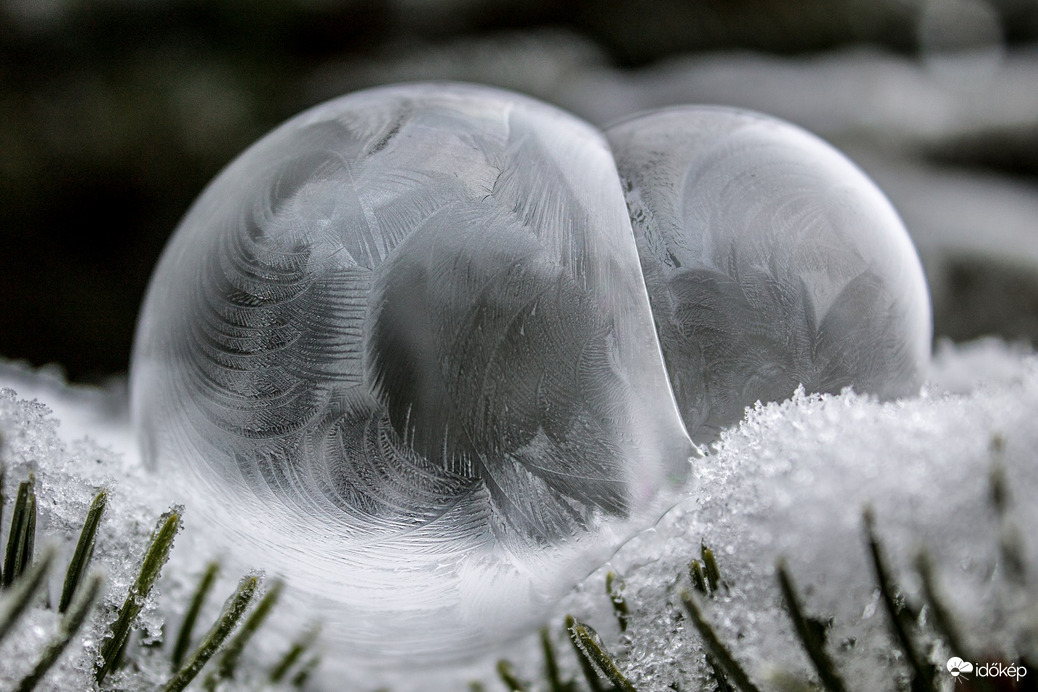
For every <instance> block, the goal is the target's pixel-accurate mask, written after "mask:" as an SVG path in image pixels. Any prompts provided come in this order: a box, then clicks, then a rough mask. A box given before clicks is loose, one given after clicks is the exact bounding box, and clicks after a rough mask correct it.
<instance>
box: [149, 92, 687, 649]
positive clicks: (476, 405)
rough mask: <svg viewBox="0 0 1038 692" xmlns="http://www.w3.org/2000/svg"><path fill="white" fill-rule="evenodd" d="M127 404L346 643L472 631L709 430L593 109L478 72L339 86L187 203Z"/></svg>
mask: <svg viewBox="0 0 1038 692" xmlns="http://www.w3.org/2000/svg"><path fill="white" fill-rule="evenodd" d="M132 398H133V412H134V417H135V421H136V425H137V428H138V431H139V435H140V437H141V440H142V446H143V449H144V452H145V456H146V457H147V459H148V460H149V461H150V463H152V464H153V465H155V466H156V467H158V468H160V469H164V470H167V471H170V472H172V473H173V474H175V475H182V476H184V477H185V481H186V482H187V483H188V484H189V485H190V487H191V488H193V491H192V501H191V504H190V506H189V509H190V510H191V511H192V512H194V513H195V516H202V517H204V518H205V519H206V520H207V523H209V524H211V525H212V526H213V527H227V528H226V530H228V531H231V532H232V533H233V538H234V540H235V542H236V543H237V544H239V545H240V546H242V549H244V550H247V551H248V552H249V553H250V559H252V560H253V561H254V562H255V563H256V564H258V565H260V566H263V567H265V568H267V569H268V570H270V571H271V572H274V573H281V574H283V575H285V576H286V577H287V579H288V582H289V585H290V587H292V591H293V592H294V593H295V594H296V597H297V598H298V599H299V600H298V603H299V604H304V603H306V604H311V605H313V606H315V607H317V608H319V609H320V614H321V617H322V619H323V620H324V623H325V632H326V634H327V636H328V637H329V638H332V639H338V640H339V642H340V643H341V644H342V646H341V647H340V649H341V651H339V652H337V655H339V654H346V655H351V656H353V657H356V658H362V659H363V660H364V661H367V662H371V663H378V662H379V661H384V660H386V659H388V658H392V657H396V656H400V655H404V654H406V655H407V657H408V660H409V661H412V662H414V661H433V660H437V661H438V660H444V659H445V658H451V657H458V656H462V655H468V654H471V653H473V652H478V651H480V650H483V649H485V648H486V647H488V646H490V645H492V644H494V643H495V642H499V641H501V640H502V639H504V638H508V637H511V636H515V635H516V634H517V633H520V632H522V631H524V630H526V629H527V628H529V627H530V626H531V624H533V623H538V622H539V621H540V619H541V618H542V617H543V614H544V611H545V608H546V607H547V606H548V605H549V604H550V603H551V602H552V601H553V600H554V599H555V598H556V597H557V596H558V595H559V594H560V593H561V592H562V591H563V590H564V589H566V588H568V587H569V586H571V585H572V584H573V583H574V582H576V581H577V580H579V579H580V578H582V577H583V576H584V575H585V574H587V573H588V572H589V571H590V570H592V569H593V568H594V567H596V566H598V565H599V564H601V562H602V561H604V560H605V559H606V558H607V557H608V556H609V555H610V554H611V553H612V551H613V550H615V548H616V547H617V546H618V545H619V544H620V543H622V541H623V540H624V539H625V538H627V537H629V536H630V535H632V534H633V533H634V532H635V531H636V530H638V529H641V528H644V527H645V526H646V525H648V524H649V523H651V522H652V521H655V520H656V519H657V518H658V517H659V515H660V513H661V512H662V510H663V509H665V505H666V502H667V500H666V497H667V495H668V492H669V491H670V490H672V489H674V488H677V487H679V486H680V484H681V483H682V481H683V479H684V477H685V475H686V473H687V471H688V468H689V457H690V455H691V454H692V452H693V451H694V448H693V447H692V445H691V442H690V441H689V440H688V437H687V435H686V433H685V431H684V428H683V426H682V423H681V420H680V414H679V413H678V411H677V407H676V405H675V402H674V397H673V394H672V392H671V390H670V387H669V385H668V381H667V377H666V372H665V369H664V365H663V360H662V356H661V354H660V350H659V345H658V342H657V338H656V334H655V330H654V329H653V323H652V316H651V313H650V309H649V301H648V296H647V294H646V291H645V286H644V283H643V280H642V275H641V269H640V266H639V259H638V253H637V248H636V245H635V241H634V237H633V234H632V232H631V226H630V220H629V218H628V216H627V211H626V208H625V204H624V198H623V192H622V189H621V186H620V181H619V178H618V176H617V173H616V169H615V166H614V164H613V160H612V158H611V156H610V152H609V149H608V147H607V145H606V143H605V140H604V139H603V138H602V136H601V135H600V134H599V133H597V132H596V131H594V130H593V129H592V128H590V127H589V126H587V125H585V124H583V123H582V122H581V121H579V120H577V119H575V118H574V117H572V116H569V115H567V114H565V113H563V112H561V111H559V110H556V109H554V108H552V107H549V106H547V105H545V104H541V103H539V102H536V101H533V100H531V99H528V98H524V97H520V96H517V95H513V94H507V93H505V92H501V91H496V90H491V89H485V88H479V87H466V86H460V85H424V86H423V85H413V86H400V87H390V88H382V89H376V90H371V91H366V92H361V93H357V94H354V95H350V96H347V97H344V98H340V99H338V100H334V101H331V102H329V103H326V104H324V105H321V106H318V107H316V108H314V109H312V110H310V111H308V112H306V113H303V114H302V115H300V116H298V117H296V118H294V119H292V120H290V121H288V122H287V123H285V124H284V125H282V126H281V127H279V128H278V129H276V130H275V131H273V132H272V133H270V134H269V135H267V136H266V137H264V138H263V139H262V140H260V141H259V142H258V143H257V144H255V145H254V146H252V147H251V148H250V149H248V150H247V151H246V152H245V153H244V154H242V155H241V156H240V157H239V158H238V159H237V160H236V161H234V162H233V163H232V164H231V165H230V166H228V168H227V169H226V170H224V171H223V172H222V173H221V174H220V175H219V177H217V178H216V179H215V180H214V181H213V182H212V183H211V184H210V185H209V187H208V188H207V189H206V191H205V192H204V193H203V194H202V196H201V197H200V198H199V200H198V201H197V202H196V203H195V205H194V206H193V207H192V209H191V210H190V211H189V213H188V214H187V216H186V217H185V219H184V220H183V222H182V223H181V225H180V227H179V229H178V230H177V232H176V235H175V236H174V238H173V239H172V241H171V242H170V244H169V246H168V247H167V248H166V250H165V253H164V255H163V257H162V259H161V262H160V264H159V266H158V269H157V270H156V272H155V275H154V277H153V279H152V283H151V285H150V287H149V291H148V295H147V298H146V302H145V305H144V309H143V312H142V315H141V320H140V323H139V325H138V331H137V339H136V344H135V348H134V356H133V368H132Z"/></svg>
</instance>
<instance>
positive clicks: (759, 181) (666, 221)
mask: <svg viewBox="0 0 1038 692" xmlns="http://www.w3.org/2000/svg"><path fill="white" fill-rule="evenodd" d="M606 136H607V138H608V139H609V142H610V144H611V146H612V148H613V152H614V156H615V158H616V163H617V168H618V170H619V172H620V176H621V179H622V180H623V182H624V184H625V193H626V195H627V204H628V207H629V209H630V212H631V219H632V222H633V226H634V232H635V236H636V239H637V243H638V251H639V254H640V258H641V264H642V271H643V272H644V274H645V282H646V286H647V287H648V291H649V298H650V302H651V304H652V309H653V317H654V319H655V321H656V328H657V331H658V332H659V336H660V342H661V345H662V348H663V356H664V360H665V361H666V365H667V371H668V373H669V375H670V378H671V384H672V386H673V388H674V394H675V397H676V399H677V401H678V406H679V408H680V409H681V413H682V417H683V419H684V422H685V426H686V427H687V429H688V431H689V433H690V434H691V435H692V436H693V438H694V439H697V440H699V441H707V440H711V439H713V438H715V437H716V435H717V434H718V432H719V430H720V429H721V428H723V427H726V426H728V425H731V424H733V423H735V422H737V421H738V420H740V419H741V418H742V416H743V411H744V409H745V407H746V406H748V405H752V404H753V403H754V402H756V401H757V400H761V401H779V400H783V399H786V398H787V397H789V396H790V395H791V394H792V393H793V391H794V390H795V389H796V387H797V386H798V385H799V384H803V385H804V387H805V388H806V389H807V390H808V391H812V392H839V391H840V390H841V389H843V388H844V387H848V386H851V387H853V388H854V389H855V390H856V391H858V392H866V393H870V394H875V395H877V396H879V397H880V398H883V399H889V398H897V397H900V396H904V395H908V394H911V393H914V392H916V391H918V388H919V386H920V384H921V381H922V374H923V372H924V371H925V368H926V364H927V362H928V359H929V354H930V342H931V332H932V328H931V313H930V301H929V295H928V292H927V288H926V282H925V279H924V277H923V271H922V267H921V265H920V263H919V258H918V256H917V255H916V252H915V249H914V247H913V246H912V243H911V241H910V240H909V237H908V234H907V233H906V232H905V229H904V226H903V225H902V224H901V221H900V219H899V218H898V216H897V213H896V212H895V211H894V209H893V207H891V205H890V203H889V202H888V201H887V199H886V198H885V197H884V196H883V194H882V193H881V192H880V191H879V190H878V189H877V188H876V186H875V185H874V184H873V183H872V181H871V180H869V178H868V177H867V176H865V174H864V173H862V172H861V171H860V170H859V169H858V168H857V167H856V166H855V165H854V164H852V163H851V162H850V161H848V160H847V159H846V158H845V157H844V156H843V155H841V154H840V153H839V152H837V151H836V150H835V149H833V148H832V147H831V146H829V145H828V144H826V143H825V142H822V141H821V140H819V139H818V138H816V137H814V136H813V135H810V134H808V133H807V132H805V131H803V130H801V129H799V128H797V127H794V126H792V125H790V124H788V123H785V122H782V121H778V120H775V119H773V118H770V117H766V116H763V115H759V114H756V113H751V112H747V111H740V110H732V109H726V108H716V107H702V106H700V107H682V108H675V109H668V110H663V111H658V112H652V113H648V114H645V115H641V116H637V117H634V118H632V119H630V120H627V121H624V122H622V123H619V124H617V125H615V126H614V127H612V128H610V129H609V130H608V131H607V133H606Z"/></svg>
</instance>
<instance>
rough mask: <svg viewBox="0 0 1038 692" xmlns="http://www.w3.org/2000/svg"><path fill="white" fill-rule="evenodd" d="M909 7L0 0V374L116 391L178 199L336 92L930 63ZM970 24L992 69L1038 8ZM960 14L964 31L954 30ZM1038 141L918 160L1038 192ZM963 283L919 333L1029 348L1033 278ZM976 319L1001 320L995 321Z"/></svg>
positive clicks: (1035, 316) (823, 1) (805, 1)
mask: <svg viewBox="0 0 1038 692" xmlns="http://www.w3.org/2000/svg"><path fill="white" fill-rule="evenodd" d="M953 1H954V2H964V0H948V2H953ZM929 4H932V3H929ZM927 6H928V3H926V2H923V1H922V0H919V1H911V0H878V1H875V2H867V1H865V0H862V1H861V2H857V1H851V0H798V1H797V0H700V1H695V0H570V1H557V0H552V1H548V0H352V1H351V0H341V1H333V0H295V1H289V2H280V3H275V2H261V1H251V2H242V1H241V0H215V1H212V2H203V1H202V0H140V1H137V2H134V1H132V0H0V356H2V357H4V358H8V359H18V360H25V361H28V362H29V363H31V364H33V365H42V364H45V363H50V362H56V363H59V364H61V365H62V366H63V367H64V368H65V369H66V371H67V373H68V375H69V376H70V378H72V379H74V380H79V381H99V380H102V379H104V378H106V377H108V376H110V375H113V374H117V373H121V372H124V371H125V370H126V368H127V365H128V359H129V352H130V345H131V340H132V335H133V327H134V322H135V319H136V313H137V309H138V306H139V304H140V301H141V298H142V296H143V292H144V289H145V287H146V282H147V279H148V276H149V274H150V272H151V269H152V267H153V266H154V264H155V261H156V259H157V257H158V254H159V252H160V251H161V249H162V246H163V244H164V243H165V240H166V238H167V237H168V236H169V234H170V233H171V232H172V231H173V229H174V228H175V226H176V223H177V221H178V219H179V218H180V217H181V216H182V215H183V213H184V212H185V211H186V209H187V207H188V205H189V204H190V203H191V201H192V199H193V198H194V197H195V196H196V195H197V194H198V193H199V192H200V190H201V188H202V187H203V186H204V185H205V183H206V182H207V181H208V180H209V179H210V178H211V177H212V176H213V175H214V174H215V173H216V172H217V171H218V170H219V169H220V168H221V167H222V166H223V165H225V164H226V163H227V162H228V161H229V160H230V159H232V158H233V157H234V156H235V155H236V154H237V153H238V152H240V151H241V150H242V149H243V148H245V147H246V146H247V145H248V144H250V143H251V142H252V141H254V140H255V139H256V138H258V137H259V136H260V135H262V134H263V133H264V132H266V131H267V130H269V129H270V128H271V127H273V126H274V125H276V124H277V123H278V122H280V121H282V120H284V119H285V118H287V117H289V116H291V115H293V114H295V113H297V112H298V111H300V110H302V109H304V108H306V107H308V106H310V105H313V104H315V103H318V102H320V101H323V100H325V99H327V98H330V97H332V96H335V95H338V94H339V93H345V92H348V91H351V90H353V89H357V88H362V87H366V86H371V85H374V84H377V83H382V82H393V81H401V80H404V79H414V78H435V77H450V78H476V79H478V80H480V81H487V82H492V83H498V84H501V85H503V86H516V84H515V82H516V81H518V82H519V83H518V86H520V87H525V88H526V89H527V90H528V91H533V92H536V91H537V88H536V87H537V84H538V82H537V79H538V77H537V75H538V74H539V75H540V79H542V80H545V81H546V82H550V81H551V80H553V79H555V78H556V77H558V75H559V74H561V71H564V70H566V69H571V68H572V67H573V66H574V65H577V66H581V65H582V66H585V67H587V66H588V65H593V66H594V67H595V69H599V70H613V71H619V72H620V73H625V72H629V71H635V70H638V69H643V68H646V67H651V66H653V65H656V64H661V63H662V62H664V61H666V60H668V59H670V58H673V57H674V56H678V55H691V54H697V53H705V52H711V51H732V50H739V51H753V52H754V53H755V54H761V53H763V54H773V55H782V56H791V55H793V56H804V55H808V56H809V55H814V54H819V55H821V54H825V53H827V52H830V51H833V50H837V49H841V48H843V47H846V46H854V45H869V46H873V47H875V48H877V49H879V50H880V51H885V52H890V53H892V54H894V55H896V56H900V57H902V58H904V57H907V58H909V59H915V58H916V57H917V56H919V55H920V54H921V52H922V51H923V50H924V48H926V46H925V44H926V41H927V37H926V34H925V32H920V29H919V26H920V23H919V19H920V16H921V15H922V13H924V12H925V11H926V9H927ZM964 6H965V7H966V9H967V10H970V8H971V7H973V5H969V4H968V3H967V5H964ZM983 7H984V8H986V11H987V12H988V15H990V17H994V18H995V22H996V25H997V29H998V34H999V35H998V36H997V37H996V38H997V40H998V41H999V43H1000V45H1001V46H1002V47H1003V49H1004V50H1005V51H1008V52H1010V53H1012V52H1014V51H1027V50H1033V46H1034V45H1035V42H1036V40H1038V1H1035V0H997V1H996V0H992V1H991V2H988V3H984V5H983ZM931 9H932V8H931ZM960 15H961V17H963V19H962V21H963V22H966V23H967V24H968V22H969V16H970V13H969V11H964V12H963V13H960ZM953 29H954V27H953ZM949 35H950V36H951V38H946V40H947V41H951V42H952V43H954V42H955V41H956V40H958V39H956V38H955V37H956V36H958V35H959V34H957V33H956V31H955V30H952V31H951V32H950V34H949ZM962 36H963V37H964V38H963V39H962V41H963V42H964V43H967V44H968V43H969V42H970V41H973V40H976V38H975V33H971V32H969V31H964V32H962ZM498 46H500V47H501V49H500V51H498V48H497V47H498ZM516 46H525V48H522V49H521V50H519V49H517V48H516ZM952 48H956V46H952ZM509 51H511V52H509ZM539 52H541V53H544V54H545V55H547V57H546V58H543V59H544V60H545V62H544V63H543V65H540V64H530V65H526V66H525V67H524V66H523V65H510V64H509V63H508V60H507V59H504V60H502V61H501V62H502V64H500V65H497V66H496V67H495V66H494V64H493V60H494V55H495V54H500V55H505V56H506V58H507V56H508V55H513V54H515V55H520V56H529V55H531V54H536V53H539ZM488 65H489V66H488ZM522 69H525V70H526V73H525V74H526V77H524V78H523V79H519V78H517V77H516V75H515V73H514V70H522ZM495 70H496V71H495ZM552 70H555V71H554V72H553V71H552ZM531 75H533V76H531ZM531 85H532V86H531ZM1034 88H1035V89H1038V80H1036V81H1035V84H1034ZM544 89H545V90H546V91H550V85H547V86H545V87H544ZM535 95H538V94H536V93H535ZM541 95H542V96H543V94H541ZM1036 142H1038V113H1035V119H1034V123H1033V124H1031V125H1027V124H1026V123H1025V124H1024V126H1023V127H1018V128H1016V129H1015V130H1013V131H1012V132H1009V133H1006V132H991V133H986V134H985V136H983V137H979V138H975V139H973V140H968V141H965V140H964V141H959V142H957V143H956V144H955V146H948V147H943V148H937V149H934V150H932V151H927V152H925V156H926V157H927V158H928V159H929V160H931V161H932V162H936V163H937V164H939V165H941V166H946V167H949V168H950V169H955V170H970V171H972V170H987V171H992V170H993V171H997V173H998V175H1002V176H1006V177H1011V178H1014V179H1015V180H1018V181H1021V182H1022V183H1023V184H1024V185H1032V186H1035V187H1034V190H1035V191H1036V194H1038V178H1036V173H1038V166H1036V160H1038V145H1036ZM1036 223H1038V222H1036ZM1035 238H1036V242H1038V226H1036V235H1035ZM975 265H976V266H974V265H972V264H971V263H970V262H968V261H966V262H962V263H960V264H959V265H957V266H956V267H955V268H954V271H953V272H952V274H951V282H952V290H951V293H950V296H951V297H950V298H946V299H944V302H942V303H941V304H940V305H938V306H937V320H936V329H937V333H938V334H939V335H940V334H946V335H950V336H953V337H955V338H959V339H965V338H971V337H973V336H976V335H978V334H981V333H986V332H995V333H1001V334H1003V335H1005V336H1008V337H1013V338H1016V337H1024V338H1026V339H1030V340H1032V341H1033V340H1034V339H1035V338H1036V337H1038V327H1036V325H1038V281H1036V280H1035V276H1034V274H1033V273H1030V272H1028V271H1022V272H1017V273H1016V274H1013V273H1012V272H1009V273H1008V274H1007V273H1006V272H993V271H992V270H991V268H990V267H988V266H986V265H985V264H984V263H983V262H981V263H975ZM989 284H990V285H989ZM977 295H985V296H987V301H988V302H987V303H984V301H981V302H980V303H979V304H977V301H976V300H973V298H975V296H977ZM990 304H997V305H1000V306H1001V308H1002V309H1003V311H1006V310H1008V312H1009V313H1012V314H1009V315H1008V316H999V315H994V316H993V315H992V311H991V309H990ZM1007 305H1009V306H1011V308H1007V307H1006V306H1007Z"/></svg>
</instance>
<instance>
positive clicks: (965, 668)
mask: <svg viewBox="0 0 1038 692" xmlns="http://www.w3.org/2000/svg"><path fill="white" fill-rule="evenodd" d="M948 672H949V673H951V674H952V677H955V678H957V677H959V676H960V675H962V674H963V673H972V672H973V664H972V663H970V662H969V661H963V660H962V659H961V658H959V657H958V656H952V657H951V658H949V659H948ZM963 677H965V676H963Z"/></svg>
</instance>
